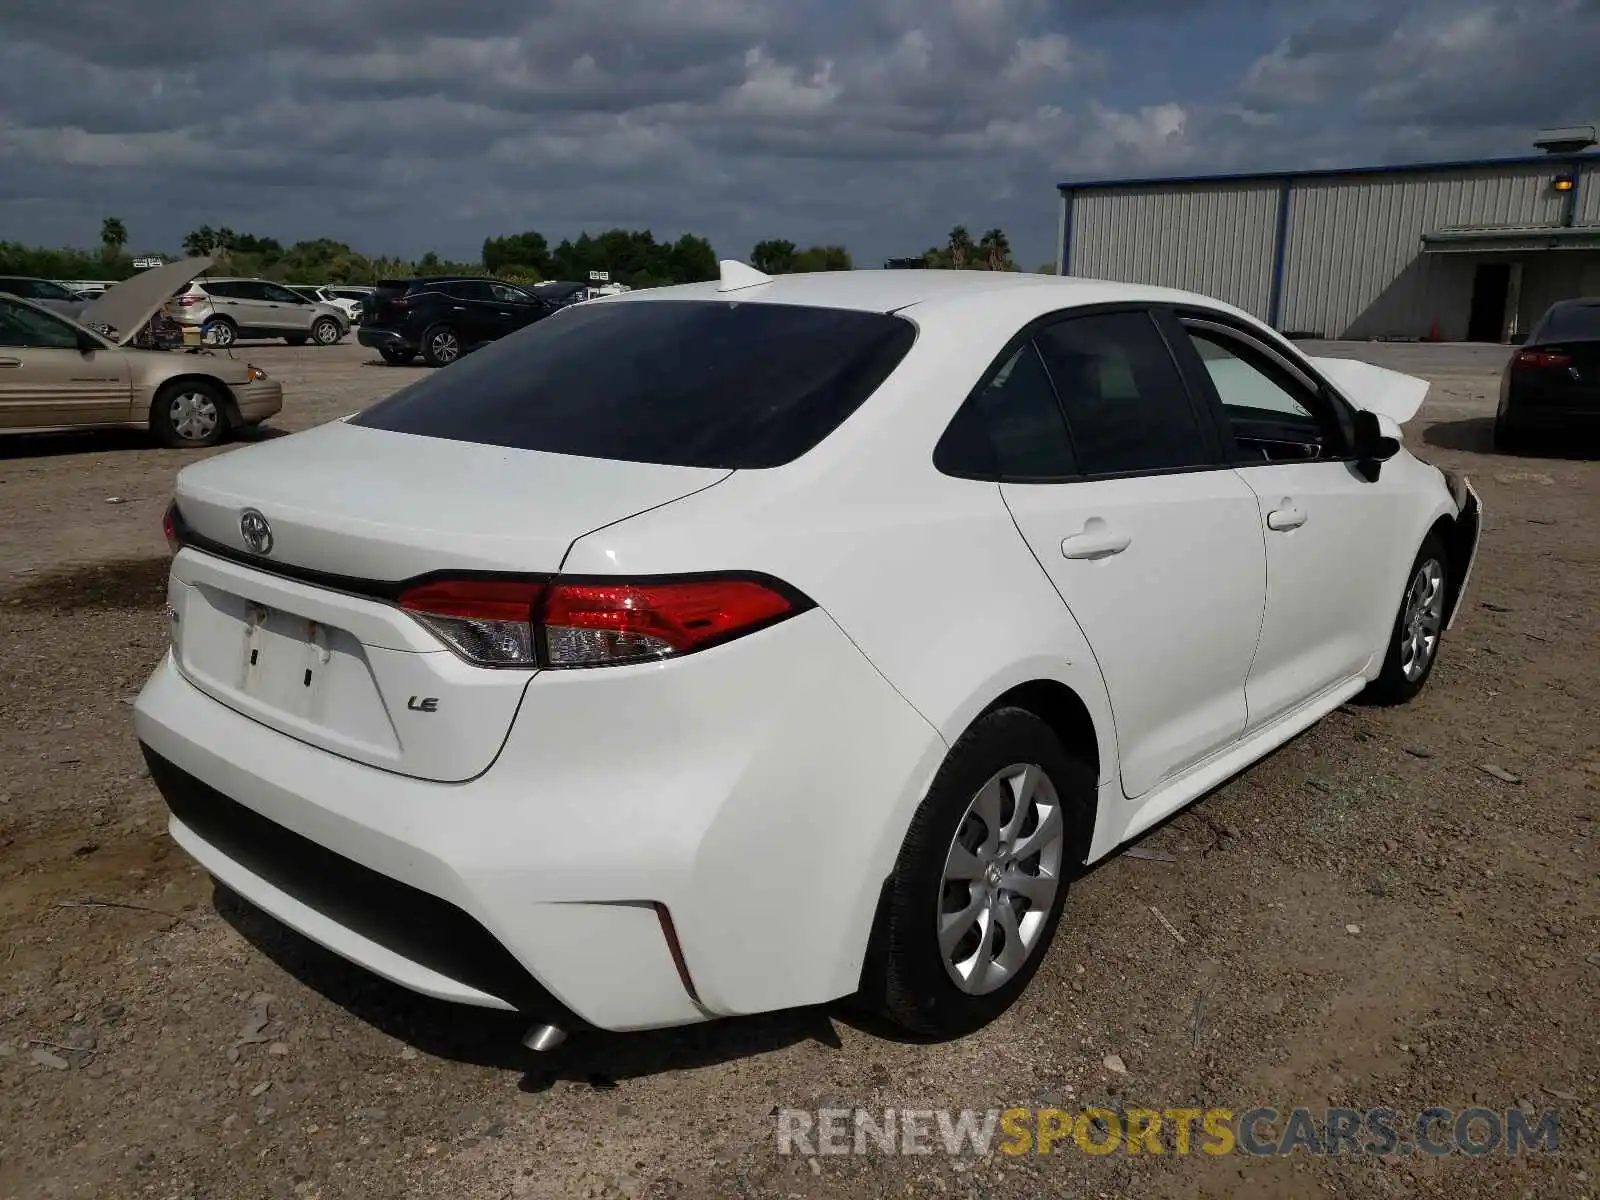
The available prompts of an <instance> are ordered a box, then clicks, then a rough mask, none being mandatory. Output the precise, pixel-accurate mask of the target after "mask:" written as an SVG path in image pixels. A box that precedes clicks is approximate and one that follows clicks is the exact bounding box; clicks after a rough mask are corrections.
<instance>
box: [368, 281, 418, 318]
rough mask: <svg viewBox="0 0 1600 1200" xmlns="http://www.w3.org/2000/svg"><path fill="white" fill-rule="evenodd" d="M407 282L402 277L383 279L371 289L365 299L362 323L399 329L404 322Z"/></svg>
mask: <svg viewBox="0 0 1600 1200" xmlns="http://www.w3.org/2000/svg"><path fill="white" fill-rule="evenodd" d="M409 286H410V285H409V284H407V283H406V281H405V280H404V279H383V280H380V281H379V282H378V285H377V286H376V287H374V288H373V289H372V296H371V298H370V299H369V300H368V301H367V305H366V311H365V314H364V315H365V318H366V319H365V320H364V321H363V322H362V324H363V325H370V326H376V327H379V328H382V329H401V328H403V327H404V326H405V323H406V312H405V308H404V307H403V305H404V302H405V296H406V291H407V289H408V288H409Z"/></svg>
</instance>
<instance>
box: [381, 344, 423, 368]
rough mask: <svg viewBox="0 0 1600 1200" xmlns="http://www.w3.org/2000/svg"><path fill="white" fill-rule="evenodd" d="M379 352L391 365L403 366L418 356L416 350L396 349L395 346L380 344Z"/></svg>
mask: <svg viewBox="0 0 1600 1200" xmlns="http://www.w3.org/2000/svg"><path fill="white" fill-rule="evenodd" d="M378 353H379V354H381V355H382V356H383V361H384V362H386V363H388V364H389V365H390V366H391V367H403V366H405V365H406V364H407V363H408V362H410V361H411V360H412V359H413V358H415V357H416V356H417V352H416V351H415V350H396V349H395V348H394V347H393V346H379V347H378Z"/></svg>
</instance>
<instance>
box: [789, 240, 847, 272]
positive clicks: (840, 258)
mask: <svg viewBox="0 0 1600 1200" xmlns="http://www.w3.org/2000/svg"><path fill="white" fill-rule="evenodd" d="M854 265H855V264H854V263H852V262H851V261H850V251H848V250H846V249H845V248H844V247H843V246H812V247H811V248H810V249H809V250H802V251H800V253H799V254H796V255H795V256H794V269H795V270H796V271H849V270H852V269H853V268H854Z"/></svg>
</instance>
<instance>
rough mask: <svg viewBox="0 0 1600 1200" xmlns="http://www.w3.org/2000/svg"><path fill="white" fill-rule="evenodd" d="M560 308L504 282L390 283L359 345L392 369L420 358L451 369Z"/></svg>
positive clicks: (375, 299)
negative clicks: (465, 357) (468, 355)
mask: <svg viewBox="0 0 1600 1200" xmlns="http://www.w3.org/2000/svg"><path fill="white" fill-rule="evenodd" d="M559 307H560V305H558V304H555V303H553V302H551V301H549V300H546V299H544V298H542V297H540V296H537V295H535V294H534V293H533V292H531V291H529V290H528V289H526V288H523V287H520V286H518V285H517V284H514V283H505V282H503V281H501V280H498V279H483V278H478V277H474V276H464V275H463V276H442V277H434V276H430V277H427V278H413V279H385V280H382V281H381V282H380V283H379V284H378V285H377V287H376V288H375V289H374V291H373V296H372V307H371V309H370V311H367V312H366V313H365V314H364V316H363V320H362V325H361V331H360V332H359V333H358V334H357V335H356V340H357V341H359V342H360V343H361V344H362V345H363V346H371V347H372V348H373V349H375V350H377V352H378V353H379V354H381V355H382V356H383V360H384V361H385V362H386V363H389V364H390V365H391V366H398V365H399V364H401V363H406V362H410V361H411V360H412V359H413V358H415V357H416V356H417V355H418V354H421V355H422V360H423V361H424V362H426V363H427V364H428V365H429V366H430V367H446V366H449V365H450V364H451V363H453V362H455V361H456V359H458V358H460V357H461V356H462V355H463V354H465V353H467V352H468V351H470V350H472V349H474V348H476V347H478V346H481V345H483V344H484V343H486V342H492V341H494V340H496V339H497V338H502V337H505V335H506V334H508V333H515V332H516V331H517V330H519V329H522V328H524V327H525V326H528V325H531V324H533V323H534V322H535V321H539V320H542V319H543V318H545V317H548V316H549V315H550V314H551V313H553V312H555V311H556V309H557V308H559Z"/></svg>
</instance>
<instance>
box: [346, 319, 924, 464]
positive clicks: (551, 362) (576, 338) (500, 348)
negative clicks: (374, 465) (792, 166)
mask: <svg viewBox="0 0 1600 1200" xmlns="http://www.w3.org/2000/svg"><path fill="white" fill-rule="evenodd" d="M915 340H916V329H915V327H914V326H913V325H912V324H911V323H910V322H909V321H906V320H904V319H903V318H901V317H892V316H886V315H884V314H883V313H871V312H854V311H848V310H843V309H832V308H808V307H801V306H797V305H787V304H749V303H738V302H724V301H693V300H649V301H642V302H641V301H633V302H624V303H620V304H619V303H612V304H582V305H577V306H575V307H572V308H566V309H562V310H561V311H559V312H557V313H556V314H555V315H553V316H550V317H547V318H545V319H544V320H542V321H539V322H537V323H536V324H534V325H531V326H529V327H528V328H526V329H524V330H522V331H521V332H520V333H517V334H514V335H512V336H510V337H507V338H502V339H501V340H500V341H498V342H494V343H493V344H491V345H490V346H488V347H487V348H485V349H483V350H479V351H477V352H475V353H473V354H470V355H468V356H466V357H465V358H463V359H462V360H461V361H460V362H458V363H456V364H455V365H453V366H451V367H448V368H445V369H444V370H440V371H436V372H433V373H431V374H429V375H427V376H425V377H423V378H422V379H421V380H419V381H418V382H416V383H414V384H412V385H411V386H410V387H407V388H406V389H405V390H403V391H401V392H398V393H396V394H395V395H393V396H391V397H390V398H389V399H387V400H384V401H381V402H380V403H378V404H375V405H373V406H372V407H371V408H368V409H366V410H365V411H364V412H362V413H361V414H360V415H359V416H357V417H356V418H354V419H353V420H352V421H351V424H354V425H364V426H366V427H368V428H370V429H387V430H391V431H393V432H395V433H414V434H420V435H422V436H424V437H437V438H449V439H451V440H453V441H462V442H479V443H482V444H484V445H490V446H507V447H512V448H516V449H520V450H543V451H548V452H550V453H553V454H577V455H583V456H585V457H588V458H611V459H623V460H626V461H630V462H648V463H665V464H669V465H672V466H683V467H724V468H755V467H775V466H779V465H781V464H783V463H786V462H789V461H791V460H793V459H795V458H798V457H799V456H800V455H802V454H804V453H805V452H806V451H807V450H810V449H811V448H812V447H813V446H815V445H816V444H817V443H818V442H820V441H822V439H823V438H825V437H827V436H828V434H830V433H832V432H833V430H834V429H836V428H837V427H838V426H839V424H840V423H841V422H842V421H843V420H844V419H845V418H846V417H848V416H849V415H850V414H851V413H852V412H854V411H855V410H856V409H857V408H858V407H860V405H861V403H862V402H863V401H864V400H866V398H867V397H868V396H870V395H872V393H873V392H874V391H876V390H877V388H878V386H879V385H880V384H881V383H882V382H883V381H884V380H885V379H887V378H888V377H889V373H890V372H891V371H893V370H894V369H895V367H896V366H898V365H899V363H900V360H901V359H902V358H904V357H905V355H906V352H907V351H908V350H910V349H911V344H912V342H913V341H915Z"/></svg>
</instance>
